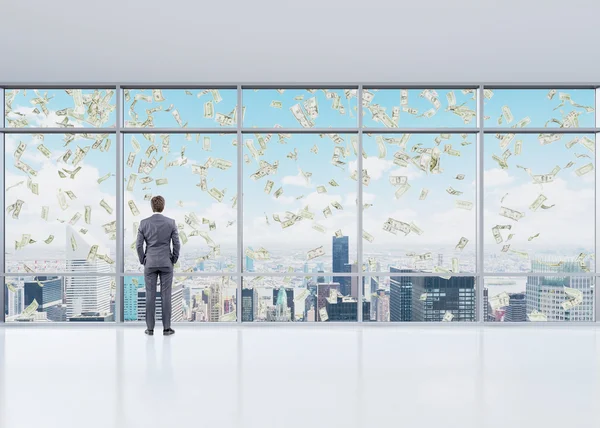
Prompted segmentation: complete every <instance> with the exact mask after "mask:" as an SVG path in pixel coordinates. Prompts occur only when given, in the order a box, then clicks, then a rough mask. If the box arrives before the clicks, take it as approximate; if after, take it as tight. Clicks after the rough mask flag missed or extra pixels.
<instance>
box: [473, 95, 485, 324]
mask: <svg viewBox="0 0 600 428" xmlns="http://www.w3.org/2000/svg"><path fill="white" fill-rule="evenodd" d="M483 88H484V86H483V85H479V88H478V89H477V116H476V117H477V131H478V132H477V145H476V179H475V209H476V220H475V225H476V230H475V241H476V242H475V320H476V322H478V323H483V322H485V321H486V320H484V319H483V313H484V307H483V287H484V286H485V284H484V282H485V281H484V278H483V275H482V273H483V245H484V239H483V176H484V174H483V172H484V171H483V166H484V165H483V159H484V158H483V153H484V150H483V146H484V134H483V125H484V119H483V117H484V114H483V109H484V105H483V100H484V96H483Z"/></svg>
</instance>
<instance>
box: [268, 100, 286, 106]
mask: <svg viewBox="0 0 600 428" xmlns="http://www.w3.org/2000/svg"><path fill="white" fill-rule="evenodd" d="M270 107H273V108H282V107H283V103H282V102H281V101H276V100H273V101H271V104H270Z"/></svg>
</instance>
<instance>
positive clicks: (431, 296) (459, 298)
mask: <svg viewBox="0 0 600 428" xmlns="http://www.w3.org/2000/svg"><path fill="white" fill-rule="evenodd" d="M411 281H412V320H413V321H442V319H443V318H444V314H445V313H446V312H451V313H452V315H454V319H453V321H475V306H476V304H475V278H474V277H469V276H453V277H451V278H449V279H444V278H441V277H439V276H433V277H425V276H413V277H411ZM424 293H426V299H425V300H421V295H423V294H424Z"/></svg>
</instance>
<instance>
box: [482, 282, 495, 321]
mask: <svg viewBox="0 0 600 428" xmlns="http://www.w3.org/2000/svg"><path fill="white" fill-rule="evenodd" d="M490 309H491V307H490V298H489V292H488V289H487V288H484V289H483V321H494V320H492V319H490Z"/></svg>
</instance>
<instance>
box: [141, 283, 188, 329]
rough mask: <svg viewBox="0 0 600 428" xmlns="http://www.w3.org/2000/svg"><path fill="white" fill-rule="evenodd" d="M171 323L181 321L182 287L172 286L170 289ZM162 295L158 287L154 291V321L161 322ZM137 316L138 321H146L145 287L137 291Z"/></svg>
mask: <svg viewBox="0 0 600 428" xmlns="http://www.w3.org/2000/svg"><path fill="white" fill-rule="evenodd" d="M171 293H172V294H171V308H172V309H171V321H172V322H177V321H183V286H181V285H177V284H173V288H172V289H171ZM161 305H162V295H161V290H160V287H158V289H157V291H156V302H155V311H156V312H155V318H154V319H155V320H156V322H158V321H161V320H162V306H161ZM137 316H138V318H137V319H138V321H145V320H146V287H142V288H138V289H137Z"/></svg>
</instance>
